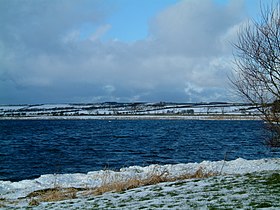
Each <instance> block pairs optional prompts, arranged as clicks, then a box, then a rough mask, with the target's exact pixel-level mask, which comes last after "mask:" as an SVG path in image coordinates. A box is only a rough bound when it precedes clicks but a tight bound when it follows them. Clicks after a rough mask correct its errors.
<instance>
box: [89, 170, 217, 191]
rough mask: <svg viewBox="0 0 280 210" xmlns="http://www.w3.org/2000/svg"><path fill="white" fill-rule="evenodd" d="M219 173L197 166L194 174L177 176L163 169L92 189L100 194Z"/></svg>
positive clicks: (206, 176)
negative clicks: (159, 171) (169, 174)
mask: <svg viewBox="0 0 280 210" xmlns="http://www.w3.org/2000/svg"><path fill="white" fill-rule="evenodd" d="M217 175H219V173H217V172H205V171H204V170H203V167H199V168H198V170H197V171H196V172H195V173H194V174H184V175H181V176H179V177H168V172H166V171H164V172H161V173H158V172H153V173H151V175H150V176H149V177H148V178H147V179H142V180H140V179H136V178H135V179H129V180H127V181H124V182H112V183H108V184H102V185H101V186H100V187H98V188H95V189H93V190H92V193H93V194H94V195H102V194H103V193H106V192H122V191H126V190H129V189H133V188H137V187H142V186H148V185H155V184H158V183H161V182H173V181H179V180H185V179H201V178H208V177H212V176H217Z"/></svg>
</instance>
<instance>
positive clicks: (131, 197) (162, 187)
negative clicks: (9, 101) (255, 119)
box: [0, 158, 280, 209]
mask: <svg viewBox="0 0 280 210" xmlns="http://www.w3.org/2000/svg"><path fill="white" fill-rule="evenodd" d="M198 172H199V173H200V174H204V175H209V176H205V177H203V178H191V179H184V178H183V177H191V176H192V175H195V174H198ZM279 172H280V158H276V159H260V160H245V159H241V158H239V159H236V160H233V161H216V162H210V161H203V162H201V163H188V164H176V165H150V166H147V167H140V166H131V167H128V168H122V169H120V171H111V170H102V171H94V172H89V173H87V174H49V175H42V176H41V177H39V178H37V179H34V180H23V181H19V182H10V181H0V208H2V209H13V208H14V209H19V208H23V209H25V208H27V207H30V206H32V208H34V209H113V208H116V209H197V208H199V209H215V208H219V209H231V208H233V209H237V208H242V209H255V208H260V207H265V208H268V209H280V203H279V200H280V184H279V183H280V175H279ZM155 176H156V177H161V178H164V179H165V180H172V181H168V182H162V183H158V184H152V185H147V186H141V187H138V188H134V189H129V190H125V191H118V192H106V193H104V194H102V195H96V189H98V188H100V187H102V186H108V185H112V184H116V183H125V182H129V181H132V180H134V181H135V180H136V181H138V182H141V180H148V179H150V178H151V177H155ZM50 188H53V194H55V190H59V191H60V192H61V191H64V192H65V194H67V193H68V194H71V195H70V197H69V196H68V197H66V198H65V199H62V200H61V201H50V200H49V201H43V200H42V194H40V193H39V192H41V193H42V192H46V191H50ZM69 190H71V193H70V192H69Z"/></svg>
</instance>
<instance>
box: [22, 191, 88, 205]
mask: <svg viewBox="0 0 280 210" xmlns="http://www.w3.org/2000/svg"><path fill="white" fill-rule="evenodd" d="M82 190H85V189H82V188H81V189H79V188H74V187H70V188H48V189H43V190H36V191H34V192H32V193H29V194H28V195H27V196H26V198H30V202H29V205H30V206H38V205H39V204H40V203H41V202H54V201H62V200H69V199H74V198H77V196H76V193H77V192H78V191H82Z"/></svg>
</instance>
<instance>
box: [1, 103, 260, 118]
mask: <svg viewBox="0 0 280 210" xmlns="http://www.w3.org/2000/svg"><path fill="white" fill-rule="evenodd" d="M259 114H260V113H259V112H258V110H257V108H256V107H255V106H253V105H251V104H244V103H225V102H211V103H167V102H159V103H144V102H143V103H141V102H137V103H117V102H104V103H86V104H80V103H79V104H74V103H73V104H72V103H69V104H26V105H0V117H1V118H7V117H13V118H14V117H18V118H21V117H40V116H41V117H47V116H130V115H168V116H178V115H181V116H199V115H242V116H251V115H259Z"/></svg>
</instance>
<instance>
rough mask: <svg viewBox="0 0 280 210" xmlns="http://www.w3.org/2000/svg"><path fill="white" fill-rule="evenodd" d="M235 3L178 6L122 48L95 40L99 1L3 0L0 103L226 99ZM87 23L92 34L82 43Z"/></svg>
mask: <svg viewBox="0 0 280 210" xmlns="http://www.w3.org/2000/svg"><path fill="white" fill-rule="evenodd" d="M242 6H243V4H242V1H235V0H231V1H230V3H229V4H227V5H225V6H221V5H216V4H215V3H214V1H210V0H203V1H202V0H188V1H179V2H178V3H177V4H175V5H174V6H172V7H169V8H167V9H165V10H164V11H162V12H160V13H159V14H157V15H156V16H155V17H154V18H153V19H152V20H151V21H150V25H149V37H147V39H144V40H139V41H135V42H133V43H125V42H120V41H117V40H107V41H102V36H103V35H104V34H105V33H106V32H107V31H108V30H110V29H111V25H109V24H107V23H106V18H105V17H106V15H110V14H109V12H108V9H107V8H108V7H104V5H103V4H102V1H93V0H81V1H75V0H61V1H47V0H40V1H39V0H38V1H31V0H22V1H15V0H4V1H3V2H2V3H1V6H0V16H1V18H0V24H1V31H2V33H0V55H1V56H2V57H1V61H0V67H1V70H0V77H1V79H0V87H6V88H5V90H6V92H5V94H4V93H0V103H39V102H70V101H75V102H78V101H84V102H88V101H92V100H98V101H105V100H106V101H107V100H116V101H133V100H138V101H186V102H187V101H191V100H192V101H213V100H228V99H229V96H228V91H227V90H226V86H227V74H228V72H230V71H231V63H230V60H231V46H230V44H229V41H231V40H233V39H234V37H235V31H236V29H237V28H238V25H239V24H240V23H241V22H242V21H243V17H244V16H243V15H242V10H243V7H242ZM131 21H133V20H131ZM87 23H90V24H91V25H94V26H95V28H96V30H95V32H94V33H93V34H92V35H91V36H88V39H81V36H82V34H83V33H84V31H83V26H84V24H87ZM128 32H129V30H128ZM7 87H9V88H7ZM9 95H10V96H13V98H12V99H11V97H9Z"/></svg>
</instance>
